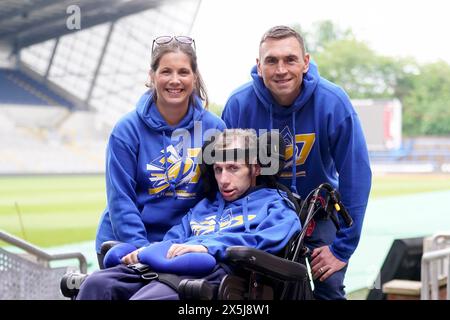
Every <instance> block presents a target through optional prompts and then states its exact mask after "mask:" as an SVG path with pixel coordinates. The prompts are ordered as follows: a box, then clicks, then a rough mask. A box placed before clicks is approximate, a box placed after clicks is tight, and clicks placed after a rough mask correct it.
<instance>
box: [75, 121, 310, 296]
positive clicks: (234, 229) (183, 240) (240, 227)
mask: <svg viewBox="0 0 450 320" xmlns="http://www.w3.org/2000/svg"><path fill="white" fill-rule="evenodd" d="M208 147H209V150H211V151H212V152H211V155H212V157H213V158H214V159H215V161H214V163H213V164H210V165H206V164H203V165H202V171H203V174H204V177H205V185H206V186H207V187H208V188H209V189H208V190H207V195H208V196H207V197H206V198H205V199H203V200H202V201H200V202H199V203H198V204H197V205H196V206H195V207H194V208H192V209H191V210H190V211H189V212H188V213H187V214H186V215H185V216H184V217H183V219H182V222H181V224H179V225H176V226H174V227H172V228H171V229H170V230H169V231H168V232H167V233H166V235H165V237H164V239H163V241H162V242H158V243H153V244H151V245H149V246H147V247H142V248H135V247H134V246H132V245H130V244H126V243H121V244H118V245H115V246H113V247H112V248H111V249H110V250H109V251H108V252H107V253H106V255H105V258H104V265H105V267H107V268H106V269H103V270H99V271H96V272H94V273H92V274H91V275H89V276H88V277H87V278H85V280H84V281H83V283H82V284H81V286H80V290H79V293H78V295H77V299H80V300H83V299H89V300H92V299H94V300H97V299H106V300H110V299H133V300H134V299H137V300H141V299H146V300H147V299H152V300H154V299H163V300H176V299H179V298H186V299H189V298H199V299H211V298H219V299H226V298H229V299H234V298H236V297H237V295H239V294H242V296H240V298H274V296H273V290H277V288H276V286H277V285H276V283H275V282H273V278H276V275H275V273H277V269H278V268H280V267H281V264H280V263H279V262H280V261H283V260H284V259H282V258H279V257H276V256H273V255H272V254H279V255H281V256H284V255H285V250H286V248H288V249H289V244H290V239H293V238H294V236H296V235H298V234H299V232H300V228H301V226H300V220H299V217H298V215H297V212H296V210H295V206H294V204H293V202H292V201H290V200H288V195H287V194H286V193H285V192H284V191H280V190H278V189H277V188H272V187H274V186H276V184H275V183H272V185H271V187H268V184H270V183H267V181H275V179H273V180H271V179H264V177H261V176H260V174H261V166H260V164H259V163H258V161H257V154H258V152H257V150H258V149H257V148H258V139H257V137H256V134H255V133H254V132H253V131H251V130H242V129H233V130H225V131H224V132H223V133H221V134H220V135H219V136H218V137H217V138H216V139H215V140H214V141H213V142H212V143H211V144H210V145H207V146H205V147H204V148H203V151H204V152H203V155H204V156H205V150H206V149H207V148H208ZM281 149H283V148H281ZM283 151H284V150H281V152H280V154H284V152H283ZM277 160H278V159H277ZM279 165H280V167H282V165H283V163H280V164H279ZM239 246H242V247H239ZM228 247H233V250H231V249H229V250H227V248H228ZM249 250H250V251H249ZM266 259H267V260H266ZM276 259H279V261H278V260H276ZM257 261H264V264H263V265H259V266H258V264H257V263H256V262H257ZM224 262H227V263H229V264H228V265H225V264H224ZM288 262H289V261H287V262H286V263H288ZM292 263H295V262H292ZM297 265H299V264H298V263H295V265H289V264H287V265H286V264H285V265H284V270H283V273H284V275H282V276H281V278H283V277H284V278H286V279H280V280H281V281H282V282H286V281H287V282H290V281H291V282H292V281H295V280H299V277H300V278H301V279H303V280H305V279H307V276H306V272H305V268H304V266H303V265H301V266H302V267H303V268H300V269H299V268H298V266H297ZM238 267H239V268H238ZM252 267H253V271H251V272H249V271H248V270H249V268H250V269H252ZM255 267H256V269H254V268H255ZM286 271H287V273H286ZM271 273H274V274H273V275H271ZM241 274H246V276H250V277H251V279H250V280H248V281H250V282H251V283H252V284H253V287H254V288H253V289H252V291H253V294H252V293H250V295H248V294H247V293H245V292H244V291H246V289H248V287H249V284H248V283H245V280H242V279H243V278H240V277H239V275H241ZM264 275H265V276H267V275H268V280H263V281H262V282H261V284H264V283H270V284H271V285H275V289H273V286H270V289H268V288H269V287H267V288H265V287H264V286H262V287H261V290H259V291H258V288H257V285H255V284H258V283H260V282H259V278H260V277H262V276H264ZM243 282H244V283H243ZM288 289H289V290H292V288H288V287H284V289H283V291H286V290H288ZM241 291H242V292H241ZM252 295H253V296H252Z"/></svg>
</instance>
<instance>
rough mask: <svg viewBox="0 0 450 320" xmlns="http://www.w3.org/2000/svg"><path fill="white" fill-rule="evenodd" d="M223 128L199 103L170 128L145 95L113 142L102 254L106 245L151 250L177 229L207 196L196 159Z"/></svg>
mask: <svg viewBox="0 0 450 320" xmlns="http://www.w3.org/2000/svg"><path fill="white" fill-rule="evenodd" d="M224 128H225V125H224V123H223V121H222V120H221V119H220V118H219V117H217V116H215V115H213V114H212V113H210V112H208V111H207V110H205V109H204V108H203V107H202V104H201V100H200V99H198V98H196V99H195V104H194V105H192V104H191V105H190V106H189V109H188V112H187V114H186V116H185V117H184V118H183V119H182V120H181V121H180V123H178V124H177V125H176V126H170V125H168V124H167V123H166V121H165V120H164V118H163V117H162V116H161V114H160V113H159V111H158V109H157V107H156V104H155V103H154V101H153V97H152V93H151V92H150V91H149V92H147V93H145V94H144V95H143V96H142V97H141V98H140V100H139V102H138V103H137V105H136V110H134V111H132V112H129V113H128V114H126V115H125V116H124V117H123V118H122V119H121V120H120V121H119V122H118V123H117V124H116V126H115V127H114V129H113V131H112V133H111V136H110V139H109V143H108V148H107V154H106V191H107V198H108V204H107V207H106V209H105V211H104V213H103V215H102V217H101V221H100V225H99V228H98V230H97V237H96V250H97V252H100V246H101V244H102V243H103V242H104V241H107V240H119V241H122V242H127V243H130V244H132V245H134V246H136V247H138V248H139V247H142V246H146V245H148V244H149V243H150V242H154V241H160V240H161V239H162V238H163V236H164V234H165V233H166V232H167V230H169V229H170V228H171V227H172V226H173V225H176V224H178V223H179V222H180V221H181V218H182V217H183V216H184V215H185V214H186V212H187V211H188V210H189V209H190V208H192V207H193V206H194V205H195V204H196V203H197V202H198V201H200V200H201V199H202V198H203V196H204V195H203V187H202V185H201V180H199V175H200V169H199V166H198V164H197V163H196V161H195V159H196V156H197V154H198V153H199V152H200V150H201V147H202V144H203V142H204V140H206V139H207V138H208V136H210V135H211V134H212V133H213V132H212V131H209V132H207V131H208V130H209V129H212V130H214V129H217V130H220V131H222V130H223V129H224ZM177 129H186V130H187V131H188V132H189V135H190V136H189V135H186V134H185V135H184V136H178V137H174V136H173V135H172V134H173V133H174V132H180V133H183V132H181V131H180V130H178V131H176V130H177ZM171 137H173V140H172V139H171ZM184 149H186V152H185V151H184Z"/></svg>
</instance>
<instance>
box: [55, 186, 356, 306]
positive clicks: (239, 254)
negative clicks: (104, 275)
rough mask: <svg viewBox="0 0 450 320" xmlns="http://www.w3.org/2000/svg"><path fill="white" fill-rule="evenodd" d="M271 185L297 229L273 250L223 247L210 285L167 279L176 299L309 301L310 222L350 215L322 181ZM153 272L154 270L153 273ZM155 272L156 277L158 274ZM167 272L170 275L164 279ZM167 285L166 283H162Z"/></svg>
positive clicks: (77, 277) (70, 286) (73, 290)
mask: <svg viewBox="0 0 450 320" xmlns="http://www.w3.org/2000/svg"><path fill="white" fill-rule="evenodd" d="M275 187H276V188H278V189H279V190H282V191H285V192H286V194H287V196H288V198H289V200H290V201H291V202H292V203H293V204H294V206H295V208H296V212H297V213H298V214H299V217H300V221H301V225H302V230H301V231H300V233H298V234H297V235H296V236H294V237H293V238H292V239H291V240H290V241H289V243H288V245H287V246H286V248H285V249H284V250H283V251H282V252H280V253H279V254H278V255H273V254H270V253H267V252H265V251H261V250H258V249H254V248H249V247H243V246H232V247H229V248H227V250H226V259H225V261H224V262H223V263H224V264H225V265H226V267H227V270H230V272H229V273H228V274H227V275H226V276H225V277H224V278H223V279H222V280H221V282H220V284H219V285H218V286H217V285H211V284H210V283H208V281H206V280H204V279H183V280H176V276H175V280H173V278H172V279H171V280H170V281H169V282H170V286H171V287H172V288H174V289H176V290H177V291H178V294H179V297H180V300H312V299H314V296H313V292H312V286H311V281H312V277H311V273H310V271H309V269H308V266H309V263H308V259H309V255H310V252H309V249H308V248H307V247H306V246H305V245H304V239H305V236H307V232H308V230H309V226H310V224H311V222H312V221H313V220H314V219H315V218H316V217H317V216H319V215H320V216H321V219H324V218H325V219H331V220H332V221H333V223H334V224H335V226H336V227H337V229H339V220H338V217H337V215H340V216H341V217H342V219H343V221H344V222H345V224H346V225H347V226H351V224H352V223H353V221H352V218H351V217H350V215H349V214H348V212H347V211H346V209H345V207H344V205H343V204H342V202H341V201H340V195H339V193H338V192H337V191H336V190H335V189H334V188H333V187H332V186H331V185H329V184H327V183H323V184H321V185H319V186H318V187H317V188H315V189H314V190H312V191H311V192H310V194H309V195H308V196H307V197H306V198H305V199H304V200H300V199H299V198H298V197H296V196H295V195H294V194H293V193H292V192H290V190H289V189H288V188H287V187H285V186H284V185H281V184H279V183H275ZM118 243H120V242H117V241H107V242H105V243H104V244H103V245H102V248H101V255H103V256H104V255H105V254H106V252H107V251H108V250H109V249H110V248H112V247H113V246H114V245H117V244H118ZM154 274H155V273H154ZM155 275H156V276H155V279H158V280H160V279H163V278H164V279H167V276H168V275H167V274H159V275H158V274H155ZM86 277H88V275H87V274H80V273H69V274H66V275H64V276H63V278H62V279H61V281H60V288H61V292H62V294H63V295H64V296H65V297H68V298H71V299H75V298H76V295H77V294H78V291H79V288H80V286H81V284H82V283H83V281H84V280H85V279H86ZM158 277H159V278H158ZM170 278H171V276H170V275H169V279H170ZM164 283H166V284H167V282H164Z"/></svg>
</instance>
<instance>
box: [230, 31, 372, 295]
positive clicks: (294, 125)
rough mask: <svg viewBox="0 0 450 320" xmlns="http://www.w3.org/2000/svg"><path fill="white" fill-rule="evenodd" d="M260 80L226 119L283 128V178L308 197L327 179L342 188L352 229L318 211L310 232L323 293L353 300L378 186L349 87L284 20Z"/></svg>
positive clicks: (256, 75)
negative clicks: (352, 280)
mask: <svg viewBox="0 0 450 320" xmlns="http://www.w3.org/2000/svg"><path fill="white" fill-rule="evenodd" d="M251 76H252V79H253V80H252V81H251V82H250V83H248V84H245V85H243V86H242V87H240V88H238V89H237V90H235V91H234V92H233V93H232V94H231V96H230V98H229V99H228V101H227V103H226V105H225V108H224V111H223V114H222V119H223V120H224V121H225V123H226V125H227V127H228V128H250V129H255V130H257V129H261V128H265V129H267V130H272V129H278V130H279V132H280V133H281V135H282V136H283V138H284V140H285V142H286V145H287V148H286V162H287V166H286V168H285V171H284V172H283V173H282V175H281V177H280V178H281V179H280V182H282V183H283V184H285V185H286V186H288V187H290V188H291V190H292V191H293V192H294V193H298V194H299V196H300V197H301V198H302V199H305V198H307V196H308V195H309V193H310V192H311V191H312V190H313V189H315V188H317V187H318V186H319V185H320V184H322V183H328V184H330V185H331V186H332V187H333V188H336V189H338V191H339V193H340V194H341V195H342V203H343V204H344V205H345V207H346V208H347V209H348V211H349V213H350V215H351V217H352V218H353V222H354V223H353V225H352V226H350V227H347V226H345V225H344V224H343V221H342V220H340V228H339V230H338V229H337V228H336V227H335V225H334V223H333V222H332V221H331V220H330V219H327V217H326V215H325V216H324V217H323V218H320V217H317V218H316V219H315V220H314V223H315V228H314V231H313V232H312V234H310V236H309V237H308V236H307V237H306V238H305V244H306V245H307V247H308V248H309V249H310V250H312V255H311V259H312V260H311V267H312V274H313V278H314V279H315V281H314V296H315V297H316V298H317V299H333V300H334V299H345V291H344V277H345V272H346V270H347V265H348V261H349V259H350V257H351V256H352V254H353V252H354V251H355V249H356V247H357V245H358V242H359V239H360V235H361V229H362V224H363V219H364V214H365V210H366V206H367V201H368V197H369V192H370V186H371V176H372V174H371V170H370V165H369V158H368V152H367V146H366V142H365V139H364V135H363V132H362V129H361V125H360V122H359V119H358V116H357V114H356V112H355V110H354V109H353V106H352V104H351V102H350V100H349V98H348V96H347V95H346V93H345V92H344V91H343V90H342V89H341V88H339V87H338V86H336V85H335V84H333V83H331V82H329V81H327V80H326V79H324V78H321V77H320V75H319V72H318V70H317V66H316V65H315V64H313V63H310V56H309V54H308V53H306V51H305V46H304V42H303V38H302V36H301V35H300V34H298V33H297V32H296V31H295V30H293V29H292V28H289V27H287V26H276V27H273V28H271V29H270V30H268V31H267V32H266V33H265V34H264V35H263V37H262V39H261V41H260V46H259V58H258V59H256V66H254V67H253V69H252V71H251Z"/></svg>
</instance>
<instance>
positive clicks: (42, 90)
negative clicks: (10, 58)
mask: <svg viewBox="0 0 450 320" xmlns="http://www.w3.org/2000/svg"><path fill="white" fill-rule="evenodd" d="M0 88H1V89H2V94H1V95H0V103H1V104H20V105H22V104H28V105H49V106H63V107H67V108H73V107H74V105H73V103H71V102H70V101H68V100H67V99H65V98H64V97H62V96H59V95H58V94H56V93H55V92H54V91H52V90H51V89H50V88H48V87H47V86H46V85H45V84H43V83H39V82H38V81H36V80H34V79H32V78H31V77H29V76H27V75H26V74H25V73H24V72H22V71H20V70H11V69H4V68H2V69H0Z"/></svg>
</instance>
